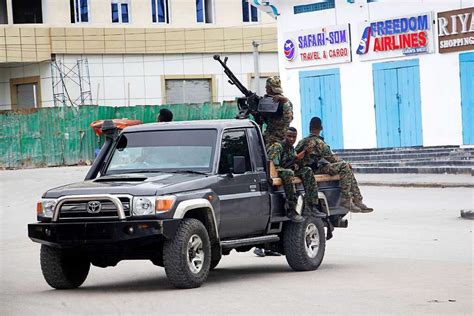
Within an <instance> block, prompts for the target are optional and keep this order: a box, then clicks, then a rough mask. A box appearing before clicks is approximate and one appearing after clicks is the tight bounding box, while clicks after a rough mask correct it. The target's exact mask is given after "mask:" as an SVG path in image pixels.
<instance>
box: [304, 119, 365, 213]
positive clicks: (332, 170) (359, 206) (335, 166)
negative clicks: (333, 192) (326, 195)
mask: <svg viewBox="0 0 474 316" xmlns="http://www.w3.org/2000/svg"><path fill="white" fill-rule="evenodd" d="M322 129H323V127H322V124H321V119H320V118H319V117H313V118H312V119H311V122H310V132H311V134H310V135H309V136H308V137H306V138H304V139H302V140H301V141H300V142H299V143H298V146H296V151H297V152H301V151H303V150H304V151H305V156H304V158H303V159H304V160H303V161H304V165H306V166H308V165H311V166H315V165H317V166H318V167H317V170H314V171H315V172H316V173H328V174H330V175H336V174H339V176H340V178H341V194H342V201H341V206H342V207H345V208H347V209H349V210H350V211H351V212H354V213H360V212H362V213H368V212H372V211H373V209H372V208H370V207H368V206H367V205H365V204H364V203H363V202H362V195H361V193H360V190H359V186H358V184H357V180H356V179H355V177H354V173H353V172H352V168H351V166H350V165H349V164H348V163H347V162H345V161H344V160H341V159H340V158H339V157H338V156H337V155H335V154H334V153H333V152H332V150H331V147H329V145H327V144H326V143H325V142H324V139H323V138H322V137H321V136H320V133H321V131H322Z"/></svg>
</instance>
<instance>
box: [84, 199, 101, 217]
mask: <svg viewBox="0 0 474 316" xmlns="http://www.w3.org/2000/svg"><path fill="white" fill-rule="evenodd" d="M101 209H102V204H100V202H99V201H90V202H88V203H87V213H91V214H97V213H99V212H100V210H101Z"/></svg>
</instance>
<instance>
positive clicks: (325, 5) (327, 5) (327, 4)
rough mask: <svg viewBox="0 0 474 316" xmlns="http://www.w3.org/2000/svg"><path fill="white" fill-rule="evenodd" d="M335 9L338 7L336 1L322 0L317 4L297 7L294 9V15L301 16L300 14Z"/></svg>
mask: <svg viewBox="0 0 474 316" xmlns="http://www.w3.org/2000/svg"><path fill="white" fill-rule="evenodd" d="M335 7H336V4H335V0H322V1H320V2H317V3H311V4H303V5H295V6H294V7H293V13H294V14H299V13H306V12H312V11H320V10H327V9H334V8H335Z"/></svg>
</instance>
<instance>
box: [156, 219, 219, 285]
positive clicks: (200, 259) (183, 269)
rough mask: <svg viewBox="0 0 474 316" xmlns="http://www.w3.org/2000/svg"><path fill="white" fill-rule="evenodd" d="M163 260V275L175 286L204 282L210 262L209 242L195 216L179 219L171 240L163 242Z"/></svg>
mask: <svg viewBox="0 0 474 316" xmlns="http://www.w3.org/2000/svg"><path fill="white" fill-rule="evenodd" d="M163 264H164V267H165V272H166V276H167V277H168V279H169V280H170V282H171V283H172V284H173V285H174V286H175V287H177V288H184V289H188V288H195V287H199V286H201V284H202V283H204V281H205V280H206V279H207V276H208V274H209V269H210V265H211V243H210V241H209V235H208V233H207V230H206V228H205V227H204V225H203V224H202V223H201V222H200V221H199V220H197V219H194V218H185V219H183V220H182V221H181V224H180V225H179V227H178V230H177V231H176V235H175V237H174V238H173V240H169V241H167V242H165V244H164V247H163Z"/></svg>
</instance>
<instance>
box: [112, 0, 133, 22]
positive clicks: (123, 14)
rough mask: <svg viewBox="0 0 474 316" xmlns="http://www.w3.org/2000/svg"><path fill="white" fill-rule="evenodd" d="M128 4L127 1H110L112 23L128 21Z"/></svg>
mask: <svg viewBox="0 0 474 316" xmlns="http://www.w3.org/2000/svg"><path fill="white" fill-rule="evenodd" d="M129 14H130V4H129V1H128V0H112V23H128V22H129V21H130V17H129Z"/></svg>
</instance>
